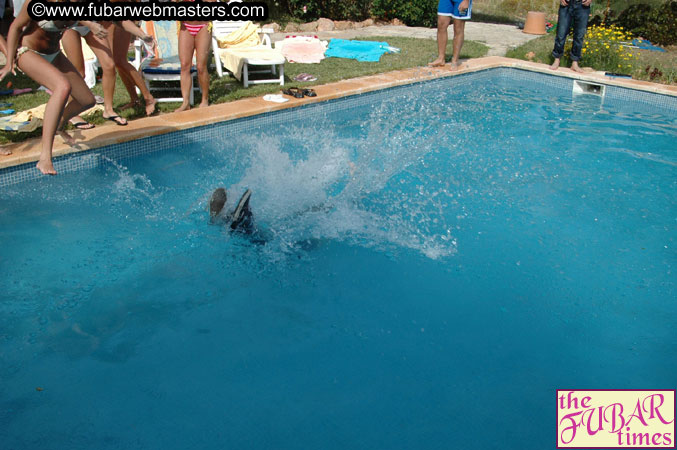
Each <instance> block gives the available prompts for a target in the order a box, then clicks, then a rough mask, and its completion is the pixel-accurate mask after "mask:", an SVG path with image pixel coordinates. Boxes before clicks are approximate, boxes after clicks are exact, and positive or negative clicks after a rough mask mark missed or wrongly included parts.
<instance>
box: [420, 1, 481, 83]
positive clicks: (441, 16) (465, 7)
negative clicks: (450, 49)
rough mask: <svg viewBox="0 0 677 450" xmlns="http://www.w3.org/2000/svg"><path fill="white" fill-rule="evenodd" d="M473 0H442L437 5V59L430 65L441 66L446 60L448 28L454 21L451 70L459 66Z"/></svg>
mask: <svg viewBox="0 0 677 450" xmlns="http://www.w3.org/2000/svg"><path fill="white" fill-rule="evenodd" d="M471 10H472V0H440V2H439V4H438V5H437V53H438V55H437V59H436V60H435V61H433V62H431V63H429V64H428V66H430V67H441V66H443V65H444V62H445V54H446V51H447V40H448V39H449V36H448V33H447V28H448V27H449V25H450V24H451V21H452V19H453V21H454V44H453V45H454V54H453V56H452V57H451V70H455V69H457V68H458V67H459V65H460V64H459V62H458V57H459V55H460V54H461V48H462V47H463V41H464V39H465V36H464V34H465V21H466V20H469V19H470V12H471Z"/></svg>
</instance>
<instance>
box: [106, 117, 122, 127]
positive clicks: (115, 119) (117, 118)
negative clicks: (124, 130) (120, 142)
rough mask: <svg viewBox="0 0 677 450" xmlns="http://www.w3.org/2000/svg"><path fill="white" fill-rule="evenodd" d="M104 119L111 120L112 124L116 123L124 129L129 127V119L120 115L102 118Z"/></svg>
mask: <svg viewBox="0 0 677 450" xmlns="http://www.w3.org/2000/svg"><path fill="white" fill-rule="evenodd" d="M102 117H103V118H104V119H106V120H110V121H111V122H115V123H116V124H117V125H119V126H121V127H124V126H126V125H127V119H125V118H124V117H120V116H118V115H115V116H110V117H106V116H102Z"/></svg>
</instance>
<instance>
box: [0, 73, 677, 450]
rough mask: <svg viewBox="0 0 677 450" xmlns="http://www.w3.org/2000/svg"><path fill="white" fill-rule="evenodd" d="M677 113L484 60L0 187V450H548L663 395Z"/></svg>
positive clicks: (13, 174)
mask: <svg viewBox="0 0 677 450" xmlns="http://www.w3.org/2000/svg"><path fill="white" fill-rule="evenodd" d="M675 111H677V101H676V100H675V99H674V98H672V97H667V96H661V95H650V94H641V93H636V92H633V91H628V90H625V89H621V88H615V87H611V86H610V87H608V88H607V92H606V96H605V97H604V98H600V97H597V96H593V95H576V96H574V95H572V81H571V80H568V79H564V78H555V77H549V76H544V75H540V74H533V73H530V72H525V71H520V70H513V69H496V70H489V71H484V72H480V73H475V74H471V75H463V76H456V77H452V78H449V79H444V80H438V81H434V82H427V83H421V84H416V85H411V86H407V87H400V88H394V89H389V90H386V91H383V92H376V93H370V94H365V95H361V96H357V97H351V98H347V99H342V100H338V101H332V102H327V103H322V104H316V105H310V106H307V107H303V108H300V109H296V110H287V111H284V112H279V113H274V114H268V115H265V116H261V117H255V118H248V119H241V120H237V121H234V122H230V123H226V124H221V125H217V126H212V127H204V128H199V129H194V130H189V131H185V132H181V133H174V134H171V135H166V136H163V137H159V138H150V139H144V140H142V141H138V142H135V143H127V144H124V145H120V146H116V147H111V148H107V149H104V150H99V151H92V152H88V153H86V154H83V155H78V156H74V157H70V158H66V159H62V160H59V161H58V162H57V164H56V166H57V170H59V171H60V172H61V173H62V174H61V175H59V176H58V177H56V178H40V179H37V180H28V181H26V180H27V179H28V178H30V177H31V175H30V173H31V172H30V170H31V169H28V168H22V167H20V168H16V169H12V170H6V171H3V172H2V173H1V174H0V184H4V185H5V186H4V187H2V189H1V190H0V242H2V252H1V254H0V270H2V273H3V283H2V284H3V288H2V291H0V361H1V364H0V442H4V443H5V444H4V445H6V446H7V448H17V449H24V448H26V449H28V448H31V449H32V448H46V449H49V448H54V449H62V448H72V449H77V448H88V449H91V448H97V449H108V448H163V449H166V448H170V449H174V448H176V449H187V448H200V449H206V448H425V449H428V448H477V449H484V448H496V447H498V446H502V447H509V448H534V449H542V448H544V446H546V447H554V443H555V437H556V436H555V431H554V427H553V424H554V422H555V389H557V388H646V389H650V388H666V387H674V385H675V382H676V381H677V376H676V375H675V374H677V350H676V348H675V346H674V342H675V337H676V336H675V329H677V328H676V327H675V325H676V323H675V313H676V312H677V310H676V309H677V308H676V306H675V301H674V300H675V298H676V296H675V283H674V280H675V277H674V274H673V273H672V270H673V266H674V263H675V260H676V258H675V256H676V255H675V250H674V247H675V242H674V241H675V233H674V226H675V211H676V208H675V198H676V197H675V188H676V187H677V186H676V185H677V177H675V165H676V163H677V157H676V153H675V150H676V148H675V144H674V142H675V137H677V121H676V119H675ZM219 185H223V186H226V187H227V188H228V189H229V192H230V193H231V196H230V199H229V202H230V204H232V203H233V201H235V200H236V199H237V197H238V195H239V194H241V192H242V191H243V190H244V188H245V187H250V188H251V189H252V190H253V192H254V194H253V197H252V209H253V211H254V214H255V215H256V219H257V223H258V226H259V227H260V229H261V234H262V235H263V238H264V240H265V243H258V242H251V241H250V240H249V239H247V238H246V237H243V236H240V235H232V234H230V233H228V232H227V231H226V230H225V229H223V228H222V227H218V226H213V225H209V223H208V220H207V217H206V211H205V209H206V202H207V199H208V196H209V194H210V191H211V189H213V188H214V187H216V186H219ZM37 388H40V390H37Z"/></svg>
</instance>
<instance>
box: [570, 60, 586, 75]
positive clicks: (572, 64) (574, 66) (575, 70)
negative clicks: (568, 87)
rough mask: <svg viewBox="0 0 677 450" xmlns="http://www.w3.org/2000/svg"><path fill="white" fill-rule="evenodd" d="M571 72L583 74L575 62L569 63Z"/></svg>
mask: <svg viewBox="0 0 677 450" xmlns="http://www.w3.org/2000/svg"><path fill="white" fill-rule="evenodd" d="M571 70H573V71H574V72H578V73H583V69H581V66H579V65H578V62H577V61H573V62H572V63H571Z"/></svg>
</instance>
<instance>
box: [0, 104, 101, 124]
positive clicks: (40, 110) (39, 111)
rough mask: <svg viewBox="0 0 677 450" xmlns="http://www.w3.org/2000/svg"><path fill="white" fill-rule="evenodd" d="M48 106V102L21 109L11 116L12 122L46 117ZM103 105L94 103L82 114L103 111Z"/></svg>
mask: <svg viewBox="0 0 677 450" xmlns="http://www.w3.org/2000/svg"><path fill="white" fill-rule="evenodd" d="M46 107H47V103H45V104H44V105H40V106H36V107H35V108H31V109H27V110H26V111H21V112H19V113H16V114H15V115H14V116H9V117H11V119H10V121H12V122H31V121H33V120H36V119H38V120H42V119H44V117H45V108H46ZM103 110H104V109H103V105H94V106H93V107H92V108H90V109H88V110H87V111H85V112H83V113H82V114H80V115H81V116H84V115H87V114H92V113H95V112H97V111H102V112H103Z"/></svg>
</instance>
